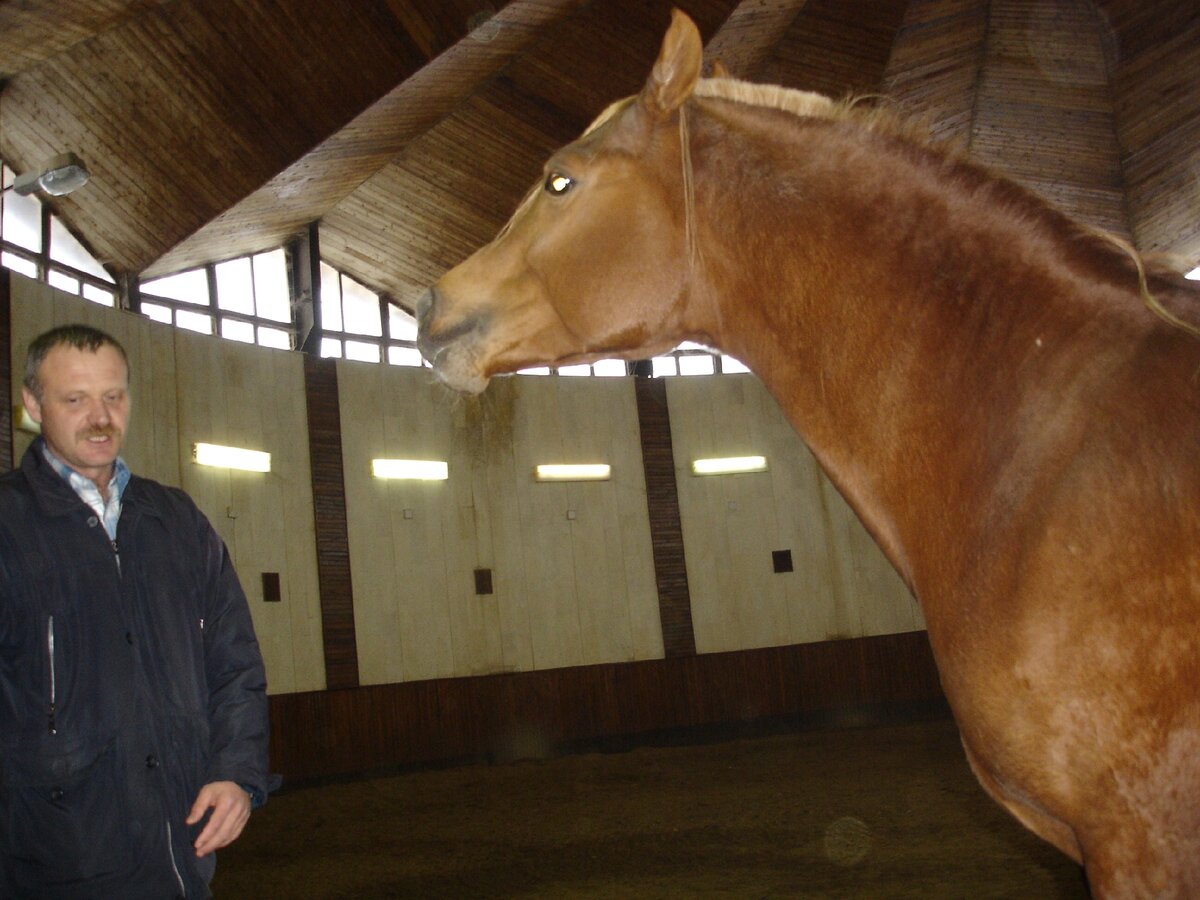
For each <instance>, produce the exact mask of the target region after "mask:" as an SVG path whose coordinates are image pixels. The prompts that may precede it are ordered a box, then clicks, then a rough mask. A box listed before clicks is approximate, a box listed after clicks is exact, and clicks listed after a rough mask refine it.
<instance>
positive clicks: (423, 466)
mask: <svg viewBox="0 0 1200 900" xmlns="http://www.w3.org/2000/svg"><path fill="white" fill-rule="evenodd" d="M371 474H372V475H374V476H375V477H376V478H405V479H409V480H411V481H445V480H446V479H447V478H449V477H450V467H449V466H448V465H446V463H444V462H443V461H442V460H440V459H373V460H371Z"/></svg>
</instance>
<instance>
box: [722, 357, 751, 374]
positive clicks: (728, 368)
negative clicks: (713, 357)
mask: <svg viewBox="0 0 1200 900" xmlns="http://www.w3.org/2000/svg"><path fill="white" fill-rule="evenodd" d="M721 371H722V372H725V373H727V374H732V373H734V372H749V371H750V370H749V369H748V368H746V366H745V365H744V364H742V363H741V362H739V361H738V360H736V359H734V358H733V357H732V356H722V357H721Z"/></svg>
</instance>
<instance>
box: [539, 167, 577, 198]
mask: <svg viewBox="0 0 1200 900" xmlns="http://www.w3.org/2000/svg"><path fill="white" fill-rule="evenodd" d="M574 184H575V182H574V181H573V180H572V179H571V178H569V177H567V176H566V175H562V174H560V173H558V172H551V173H550V174H549V175H547V176H546V185H545V187H546V191H547V193H550V194H554V195H555V196H561V195H563V194H565V193H566V192H567V191H569V190H570V189H571V187H572V186H573V185H574Z"/></svg>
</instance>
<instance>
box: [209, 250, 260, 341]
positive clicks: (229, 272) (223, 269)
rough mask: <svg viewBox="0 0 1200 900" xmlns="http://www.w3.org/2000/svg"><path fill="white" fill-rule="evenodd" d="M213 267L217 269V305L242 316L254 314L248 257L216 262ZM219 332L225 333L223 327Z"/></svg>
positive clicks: (252, 288) (251, 277)
mask: <svg viewBox="0 0 1200 900" xmlns="http://www.w3.org/2000/svg"><path fill="white" fill-rule="evenodd" d="M213 268H214V269H216V271H217V306H218V307H219V308H221V309H224V310H228V311H229V312H235V313H241V314H242V315H244V316H252V315H254V278H253V275H252V273H251V271H250V258H249V257H248V256H243V257H242V258H241V259H231V260H228V261H226V262H223V263H217V264H216V265H215V266H213ZM221 334H225V329H224V328H223V327H222V329H221ZM238 340H241V338H238ZM251 340H253V337H252V338H251Z"/></svg>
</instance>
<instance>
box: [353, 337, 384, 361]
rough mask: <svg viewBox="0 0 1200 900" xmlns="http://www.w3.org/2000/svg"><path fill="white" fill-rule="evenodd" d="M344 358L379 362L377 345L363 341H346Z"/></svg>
mask: <svg viewBox="0 0 1200 900" xmlns="http://www.w3.org/2000/svg"><path fill="white" fill-rule="evenodd" d="M346 359H357V360H358V361H359V362H373V363H377V362H379V345H378V344H368V343H365V342H363V341H346Z"/></svg>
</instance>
